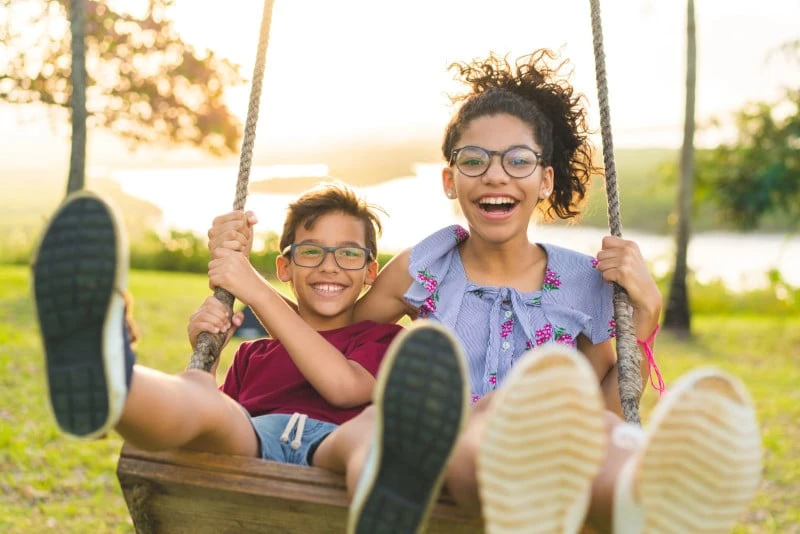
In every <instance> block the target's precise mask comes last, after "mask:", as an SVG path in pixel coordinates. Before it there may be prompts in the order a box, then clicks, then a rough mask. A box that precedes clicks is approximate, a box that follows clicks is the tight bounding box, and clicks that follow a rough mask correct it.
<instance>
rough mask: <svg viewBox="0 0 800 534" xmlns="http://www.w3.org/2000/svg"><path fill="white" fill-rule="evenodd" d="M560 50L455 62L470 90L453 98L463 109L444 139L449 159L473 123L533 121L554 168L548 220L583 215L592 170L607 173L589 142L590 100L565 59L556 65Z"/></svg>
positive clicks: (536, 135) (544, 155)
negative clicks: (495, 118) (507, 118)
mask: <svg viewBox="0 0 800 534" xmlns="http://www.w3.org/2000/svg"><path fill="white" fill-rule="evenodd" d="M557 57H558V56H557V54H556V53H554V52H553V51H551V50H548V49H542V50H537V51H535V52H533V53H532V54H529V55H526V56H523V57H521V58H519V59H517V61H516V64H515V65H514V66H512V65H511V64H510V63H509V62H508V59H507V58H505V57H503V58H501V57H498V56H496V55H495V54H493V53H492V54H490V55H489V57H488V58H486V59H484V60H473V61H472V62H469V63H453V64H452V65H450V67H449V68H450V69H451V70H456V71H457V72H458V75H457V76H456V79H459V78H460V79H461V81H462V82H464V83H465V84H466V85H467V86H469V90H468V91H467V92H466V93H465V94H461V95H457V96H453V97H451V100H452V101H453V102H454V103H458V102H460V103H461V107H460V108H459V110H458V111H457V112H456V114H455V115H454V116H453V118H452V119H451V120H450V123H449V124H448V125H447V128H446V129H445V133H444V140H443V141H442V153H443V155H444V158H445V160H447V161H450V155H451V154H452V152H453V149H454V148H455V145H456V143H457V142H458V141H459V139H460V138H461V136H462V135H463V133H464V131H465V130H466V128H467V127H468V126H469V124H470V122H471V121H473V120H474V119H477V118H480V117H484V116H487V115H498V114H509V115H512V116H514V117H517V118H518V119H520V120H521V121H523V122H525V123H526V124H528V125H529V126H530V127H531V128H532V130H533V134H534V138H535V139H536V141H537V142H538V143H539V144H540V145H541V147H542V158H543V160H544V164H546V165H549V166H551V167H553V174H554V188H553V194H552V195H551V196H550V197H548V199H547V202H548V203H549V205H548V206H547V207H546V208H543V209H542V211H543V213H544V215H545V217H546V218H548V219H553V218H555V217H558V218H560V219H569V218H572V217H575V216H576V215H579V214H580V208H581V205H582V203H583V201H584V200H585V198H586V195H587V193H588V186H589V182H590V180H591V176H592V174H595V173H599V172H602V171H601V169H600V168H599V167H597V166H595V165H594V160H593V153H594V149H593V147H592V145H591V144H590V142H589V139H588V134H589V133H590V132H589V130H588V126H587V120H586V119H587V118H586V115H587V113H586V109H585V107H584V104H585V102H584V101H585V98H584V96H583V95H581V94H575V93H574V90H573V87H572V85H570V84H569V83H568V82H567V81H566V77H567V76H566V75H562V74H560V71H561V70H562V68H563V67H564V66H565V65H567V63H568V62H567V61H566V60H564V61H562V62H560V63H557V64H555V65H554V66H551V61H552V60H555V59H557Z"/></svg>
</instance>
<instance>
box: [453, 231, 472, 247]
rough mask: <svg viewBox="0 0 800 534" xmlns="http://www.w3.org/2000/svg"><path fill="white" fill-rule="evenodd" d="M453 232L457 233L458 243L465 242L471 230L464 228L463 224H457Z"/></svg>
mask: <svg viewBox="0 0 800 534" xmlns="http://www.w3.org/2000/svg"><path fill="white" fill-rule="evenodd" d="M453 232H454V233H455V235H456V244H457V245H458V244H461V243H463V242H464V241H466V240H467V238H468V237H469V232H467V231H466V230H464V228H463V227H461V226H456V227H455V228H453Z"/></svg>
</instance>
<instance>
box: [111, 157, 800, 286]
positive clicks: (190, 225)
mask: <svg viewBox="0 0 800 534" xmlns="http://www.w3.org/2000/svg"><path fill="white" fill-rule="evenodd" d="M326 172H327V169H326V168H325V166H324V165H313V166H307V165H304V166H280V167H277V166H276V167H256V168H254V169H253V170H252V172H251V178H250V180H251V183H252V182H255V181H257V180H262V179H265V178H269V177H273V176H292V175H293V176H324V175H325V174H326ZM440 172H441V166H440V165H439V164H420V165H417V166H416V168H415V174H414V175H413V176H408V177H403V178H398V179H396V180H391V181H389V182H384V183H382V184H379V185H375V186H369V187H363V188H355V189H356V190H357V191H358V192H359V193H360V194H361V195H363V196H364V197H365V198H366V199H367V201H369V202H372V203H375V204H377V205H379V206H381V207H382V208H384V209H385V210H386V211H387V212H388V215H384V216H382V217H381V219H382V221H383V223H384V232H383V236H382V237H381V238H380V240H379V244H378V246H379V248H380V249H381V250H382V251H385V252H396V251H398V250H401V249H403V248H405V247H408V246H410V245H412V244H414V243H416V242H417V241H419V240H421V239H422V238H424V237H425V236H427V235H429V234H430V233H432V232H433V231H435V230H436V229H438V228H441V227H443V226H446V225H449V224H453V223H459V224H462V225H464V226H466V223H465V222H464V220H463V218H462V217H460V216H459V215H458V213H457V211H456V209H455V208H456V204H455V203H454V202H452V201H450V200H448V199H447V198H446V197H445V196H444V193H443V192H442V191H441V188H440V185H439V184H440V183H441V179H440V176H441V174H440ZM236 177H237V169H235V168H222V167H216V168H214V167H211V168H208V167H203V168H191V169H156V170H123V171H117V172H115V173H114V174H113V175H112V179H114V180H115V181H117V182H118V183H119V184H120V185H121V186H122V189H123V190H124V191H125V192H126V193H128V194H130V195H133V196H137V197H140V198H143V199H146V200H148V201H150V202H152V203H154V204H156V205H157V206H158V207H159V208H160V209H161V210H162V211H163V214H164V216H163V220H162V228H161V229H162V230H163V229H167V228H176V229H184V230H191V231H194V232H196V233H198V234H200V235H205V233H206V232H207V230H208V228H209V226H210V224H211V220H212V219H213V217H214V216H216V215H219V214H221V213H225V212H227V211H230V210H231V208H232V206H233V200H234V195H235V190H236ZM295 198H296V195H294V194H251V195H250V196H249V197H248V199H247V205H246V208H247V209H250V210H253V211H255V213H256V214H257V215H258V217H259V224H258V225H257V227H256V229H257V231H258V232H259V233H261V234H266V233H267V232H268V231H273V232H276V233H280V231H281V228H282V226H283V219H284V217H285V214H286V206H287V204H288V203H289V202H290V201H292V200H294V199H295ZM607 233H608V232H607V230H605V229H600V228H591V227H561V226H548V225H532V226H531V228H530V230H529V236H530V238H531V239H532V240H535V241H542V242H549V243H554V244H559V245H562V246H566V247H568V248H571V249H574V250H578V251H580V252H584V253H587V254H592V255H593V254H595V253H596V252H597V251H598V250H599V248H600V242H601V239H602V237H603V236H604V235H606V234H607ZM625 237H626V238H627V239H633V240H635V241H636V242H637V243H638V244H639V247H640V249H641V250H642V254H643V255H644V257H645V258H646V259H647V260H648V261H649V262H650V263H651V265H652V268H653V271H654V273H655V274H656V275H663V274H664V273H665V272H667V271H668V270H669V269H670V268H671V266H672V262H673V258H674V252H673V251H674V243H673V239H672V238H671V237H665V236H657V235H651V234H646V233H640V232H635V231H626V232H625ZM688 262H689V267H690V269H691V270H692V271H693V272H694V275H695V277H696V278H697V279H698V280H699V281H700V282H702V283H707V282H710V281H713V280H715V279H719V280H721V281H722V282H723V283H724V284H725V285H726V286H728V287H729V288H731V289H733V290H744V289H751V288H757V287H764V286H765V285H767V276H766V273H767V272H768V271H769V270H770V269H777V270H778V271H779V272H780V273H781V275H782V276H783V278H784V279H785V280H786V281H787V282H788V283H789V284H791V285H792V286H795V287H797V286H800V237H798V236H795V237H793V238H791V239H787V238H786V237H785V236H784V235H781V234H738V233H723V232H713V233H702V234H696V235H694V236H693V237H692V241H691V244H690V247H689V251H688Z"/></svg>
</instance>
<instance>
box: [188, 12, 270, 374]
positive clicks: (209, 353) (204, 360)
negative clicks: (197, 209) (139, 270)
mask: <svg viewBox="0 0 800 534" xmlns="http://www.w3.org/2000/svg"><path fill="white" fill-rule="evenodd" d="M274 4H275V1H274V0H265V2H264V12H263V14H262V16H261V30H260V31H259V36H258V51H257V53H256V64H255V68H254V69H253V82H252V85H251V87H250V104H249V106H248V108H247V120H246V121H245V127H244V137H243V138H242V153H241V156H240V158H239V179H238V180H237V182H236V199H235V200H234V202H233V209H234V210H243V209H244V203H245V201H246V200H247V184H248V182H249V180H250V167H251V166H252V163H253V145H254V144H255V139H256V123H257V122H258V107H259V103H260V101H261V86H262V84H263V80H264V66H265V64H266V57H267V44H268V43H269V28H270V24H271V22H272V6H273V5H274ZM214 296H215V297H216V298H217V300H219V301H220V302H222V303H223V304H225V306H227V308H228V314H229V315H232V314H233V301H234V296H233V295H231V294H230V293H229V292H228V291H226V290H225V289H222V288H221V287H216V288H214ZM224 342H225V332H220V333H218V334H212V333H210V332H201V333H200V335H199V336H197V344H196V346H195V350H194V354H192V359H191V360H190V361H189V365H188V366H187V367H186V368H187V369H202V370H203V371H211V370H212V369H213V368H214V366H215V365H216V363H217V360H218V359H219V355H220V352H221V351H222V344H223V343H224Z"/></svg>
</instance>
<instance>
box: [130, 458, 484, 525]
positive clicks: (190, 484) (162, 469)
mask: <svg viewBox="0 0 800 534" xmlns="http://www.w3.org/2000/svg"><path fill="white" fill-rule="evenodd" d="M117 478H118V479H119V484H120V486H121V488H122V493H123V495H124V496H125V502H126V503H127V505H128V511H129V512H130V515H131V518H132V519H133V525H134V528H135V529H136V532H137V533H139V534H151V533H153V534H155V533H169V534H183V533H185V534H206V533H207V534H212V533H213V534H221V533H234V532H235V533H237V534H250V533H256V532H259V533H261V532H280V533H297V534H300V533H303V534H306V533H331V534H334V533H335V534H342V533H343V532H344V531H345V525H346V522H347V507H348V499H347V493H346V491H345V484H344V477H342V476H340V475H337V474H334V473H331V472H330V471H327V470H325V469H320V468H316V467H300V466H295V465H287V464H282V463H278V462H270V461H266V460H260V459H257V458H245V457H236V456H224V455H218V454H210V453H204V452H191V451H168V452H158V453H153V452H145V451H141V450H139V449H136V448H134V447H133V446H131V445H130V444H127V443H126V444H125V445H123V447H122V451H121V452H120V459H119V463H118V465H117ZM428 532H432V533H442V534H451V533H452V534H456V533H457V534H470V533H476V534H477V533H481V532H483V522H482V520H481V518H480V516H479V515H477V514H470V513H468V512H466V511H464V510H463V509H462V508H459V507H458V506H457V505H456V504H455V502H454V501H453V500H452V499H451V498H450V497H449V496H448V495H447V494H446V492H443V494H442V496H441V497H440V499H439V502H438V503H437V506H436V508H435V509H434V511H433V514H432V516H431V519H430V522H429V524H428Z"/></svg>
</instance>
